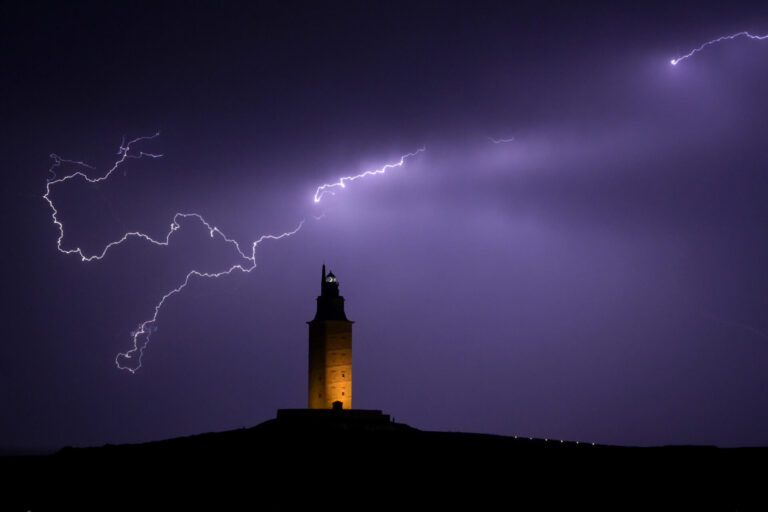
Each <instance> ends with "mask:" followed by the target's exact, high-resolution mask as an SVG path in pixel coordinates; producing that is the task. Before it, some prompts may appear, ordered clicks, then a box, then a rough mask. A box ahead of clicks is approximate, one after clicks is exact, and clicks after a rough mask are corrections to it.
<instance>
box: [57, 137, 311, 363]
mask: <svg viewBox="0 0 768 512" xmlns="http://www.w3.org/2000/svg"><path fill="white" fill-rule="evenodd" d="M158 135H159V133H155V134H154V135H152V136H148V137H138V138H136V139H133V140H131V141H129V142H127V143H126V142H125V140H123V142H122V143H121V144H120V149H119V151H118V153H117V154H118V155H119V156H120V157H119V158H118V160H117V161H116V162H115V163H114V165H113V166H112V167H111V168H110V169H109V170H108V171H107V172H106V173H104V174H102V175H101V176H98V177H96V178H91V177H89V176H88V175H87V174H85V173H84V172H83V171H76V172H73V173H71V174H68V175H66V176H64V177H62V178H56V173H55V169H57V168H58V167H61V165H62V164H64V163H68V164H72V165H75V166H78V167H82V168H87V169H91V170H95V168H94V167H92V166H90V165H88V164H86V163H84V162H79V161H76V160H67V159H64V158H61V157H59V156H58V155H55V154H52V155H51V158H52V159H53V164H52V165H51V168H50V169H49V174H50V175H51V178H49V180H48V182H47V183H46V185H45V194H44V195H43V199H45V201H46V202H47V203H48V206H49V207H50V209H51V219H52V220H53V223H54V224H55V225H56V227H57V229H58V231H59V237H58V239H57V240H56V248H57V249H58V251H59V252H61V253H63V254H77V255H78V256H80V259H81V260H82V261H86V262H90V261H94V260H101V259H102V258H104V256H106V254H107V251H109V250H110V249H111V248H112V247H115V246H117V245H120V244H122V243H123V242H125V241H126V240H128V239H129V238H140V239H142V240H145V241H147V242H149V243H152V244H155V245H160V246H168V245H169V244H170V241H171V236H172V235H173V234H174V233H175V232H176V231H178V230H179V229H181V224H180V223H179V221H180V220H181V219H188V218H191V219H195V220H197V221H199V222H200V223H202V224H203V225H204V226H205V227H206V229H208V233H209V234H210V236H211V238H214V237H217V236H218V237H221V239H222V240H224V242H225V243H227V244H231V245H232V246H233V247H234V248H235V250H236V251H237V253H238V254H239V256H240V258H241V259H242V260H243V261H242V262H241V263H238V264H235V265H232V266H231V267H229V268H228V269H226V270H222V271H220V272H202V271H199V270H192V271H190V272H188V273H187V275H186V277H185V278H184V281H183V282H182V283H181V284H180V285H179V286H177V287H176V288H173V289H172V290H170V291H169V292H168V293H166V294H165V295H163V297H162V298H161V299H160V301H159V302H158V303H157V304H156V305H155V308H154V314H153V315H152V318H150V319H149V320H145V321H143V322H141V323H140V324H139V325H138V327H137V328H136V329H135V330H134V331H133V332H132V333H131V342H132V347H131V348H130V349H129V350H128V351H126V352H121V353H119V354H117V356H115V364H116V365H117V367H118V368H119V369H121V370H128V371H129V372H131V373H135V372H136V371H137V370H138V369H139V368H141V359H142V356H143V354H144V350H145V349H146V347H147V344H148V343H149V338H150V336H151V334H152V333H153V332H154V331H155V330H157V327H156V323H157V317H158V315H159V314H160V310H161V309H162V307H163V305H164V304H165V301H166V300H167V299H169V298H170V297H171V296H173V295H175V294H177V293H179V292H181V291H182V290H183V289H184V288H186V286H187V285H188V284H189V281H190V279H191V278H192V277H206V278H211V277H222V276H225V275H229V274H231V273H232V272H234V271H236V270H237V271H240V272H244V273H248V272H251V271H252V270H253V269H254V268H256V247H257V246H258V245H259V244H260V243H261V242H263V241H264V240H280V239H281V238H286V237H289V236H291V235H294V234H296V233H297V232H298V231H299V230H300V229H301V227H302V226H303V225H304V221H303V220H302V221H301V222H299V225H298V226H297V227H296V228H295V229H294V230H292V231H286V232H285V233H282V234H279V235H263V236H261V237H260V238H259V239H258V240H256V241H254V242H253V243H252V244H251V248H250V251H249V252H244V251H243V250H242V249H241V247H240V244H239V243H238V242H237V241H236V240H234V239H232V238H229V237H227V236H226V235H225V234H224V233H223V232H222V231H221V230H220V229H219V228H217V227H216V226H213V225H212V224H211V223H209V222H208V221H207V220H205V219H204V218H203V216H202V215H200V214H198V213H176V214H175V215H174V216H173V220H172V221H171V225H170V230H169V231H168V233H167V234H166V236H165V238H164V239H161V240H156V239H154V238H152V237H151V236H149V235H147V234H145V233H141V232H139V231H131V232H128V233H125V234H124V235H123V236H122V237H121V238H119V239H118V240H115V241H113V242H110V243H108V244H107V245H105V246H104V248H103V249H102V250H101V252H97V253H95V254H91V255H87V254H85V252H84V251H83V250H82V249H81V248H80V247H76V248H74V249H66V248H64V247H63V240H64V224H63V223H62V222H61V221H60V220H59V218H58V213H59V212H58V210H57V209H56V207H55V206H54V203H53V199H51V192H52V189H53V187H54V186H55V185H59V184H61V183H64V182H66V181H69V180H71V179H76V178H79V179H82V180H83V181H86V182H88V183H98V182H101V181H104V180H106V179H108V178H109V177H110V175H112V173H114V172H115V170H117V168H118V167H120V165H121V164H122V163H123V162H125V161H126V160H127V159H129V158H143V157H149V158H160V157H162V155H159V154H153V153H145V152H143V151H140V152H133V153H132V152H131V147H132V146H133V145H134V144H136V143H138V142H141V141H144V140H149V139H154V138H155V137H157V136H158Z"/></svg>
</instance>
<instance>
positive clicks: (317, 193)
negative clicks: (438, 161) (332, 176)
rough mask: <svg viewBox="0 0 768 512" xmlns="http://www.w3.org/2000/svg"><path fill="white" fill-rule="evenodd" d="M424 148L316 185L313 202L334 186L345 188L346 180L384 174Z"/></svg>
mask: <svg viewBox="0 0 768 512" xmlns="http://www.w3.org/2000/svg"><path fill="white" fill-rule="evenodd" d="M426 149H427V148H425V147H421V148H419V149H417V150H416V151H414V152H412V153H406V154H404V155H403V156H401V157H400V160H399V161H397V162H395V163H393V164H386V165H385V166H384V167H381V168H379V169H374V170H372V171H365V172H363V173H360V174H357V175H355V176H344V177H342V178H339V181H337V182H335V183H326V184H324V185H320V186H319V187H317V190H315V202H316V203H319V202H320V199H322V198H323V196H324V195H325V194H334V192H333V191H332V190H330V189H332V188H336V187H341V188H345V187H346V185H345V183H346V182H348V181H355V180H357V179H360V178H364V177H366V176H372V175H374V174H384V173H385V172H387V169H392V168H394V167H402V166H403V164H405V161H406V160H407V159H408V158H410V157H413V156H416V155H418V154H419V153H421V152H423V151H426Z"/></svg>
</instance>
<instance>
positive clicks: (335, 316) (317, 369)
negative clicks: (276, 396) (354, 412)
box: [307, 265, 354, 409]
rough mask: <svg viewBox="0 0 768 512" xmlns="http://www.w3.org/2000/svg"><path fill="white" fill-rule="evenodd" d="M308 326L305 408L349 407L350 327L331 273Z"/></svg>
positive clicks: (350, 398) (324, 283)
mask: <svg viewBox="0 0 768 512" xmlns="http://www.w3.org/2000/svg"><path fill="white" fill-rule="evenodd" d="M307 323H308V324H309V408H310V409H331V408H333V403H334V402H336V401H339V402H341V403H342V407H343V408H344V409H351V408H352V324H353V323H354V322H351V321H349V320H347V315H346V314H345V313H344V297H342V296H341V295H339V283H338V281H336V276H334V275H333V272H331V273H329V274H327V275H326V273H325V265H323V278H322V281H321V285H320V296H319V297H318V298H317V314H315V318H314V319H313V320H312V321H311V322H307Z"/></svg>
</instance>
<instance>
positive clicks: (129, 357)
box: [115, 214, 304, 373]
mask: <svg viewBox="0 0 768 512" xmlns="http://www.w3.org/2000/svg"><path fill="white" fill-rule="evenodd" d="M177 215H179V214H177ZM191 216H194V217H197V218H198V219H200V222H202V223H203V225H205V227H206V228H208V230H209V231H210V234H211V237H213V236H214V234H218V235H220V236H221V237H222V238H223V239H224V240H225V241H226V242H228V243H232V244H234V245H235V247H236V248H237V252H239V253H240V255H241V256H242V257H243V258H245V259H246V260H248V261H249V262H250V265H249V266H247V267H244V266H243V265H240V264H238V265H232V266H231V267H229V269H227V270H223V271H221V272H200V271H198V270H192V271H190V272H189V273H188V274H187V276H186V277H185V278H184V281H183V282H182V283H181V284H180V285H179V286H177V287H176V288H174V289H173V290H171V291H169V292H168V293H166V294H165V295H163V298H162V299H160V302H158V303H157V305H155V312H154V314H153V315H152V318H150V319H149V320H146V321H144V322H142V323H141V324H139V327H138V328H137V329H136V330H135V331H134V332H132V333H131V338H132V341H133V347H132V348H131V349H130V350H128V351H127V352H121V353H119V354H117V356H115V365H117V367H118V368H119V369H121V370H128V371H129V372H131V373H136V371H138V370H139V368H141V358H142V356H143V355H144V349H145V348H146V347H147V344H148V343H149V338H150V336H151V335H152V333H153V332H154V331H155V330H156V329H157V328H156V327H155V323H156V322H157V316H158V315H159V314H160V309H161V308H162V307H163V304H165V301H166V300H167V299H168V298H169V297H172V296H173V295H176V294H177V293H179V292H181V291H182V290H183V289H184V288H186V287H187V285H188V284H189V280H190V278H191V277H193V276H197V277H216V278H218V277H221V276H225V275H229V274H231V273H232V272H234V271H235V270H239V271H241V272H243V273H249V272H251V271H252V270H253V269H255V268H256V247H257V246H258V245H259V244H260V243H261V242H263V241H264V240H280V239H281V238H286V237H289V236H291V235H295V234H296V233H298V231H299V230H300V229H301V227H302V226H303V225H304V221H303V220H302V221H301V222H299V225H298V227H296V229H294V230H293V231H287V232H285V233H282V234H280V235H263V236H261V237H260V238H259V239H258V240H256V241H255V242H253V244H252V245H251V255H250V256H246V255H245V254H243V252H242V251H241V250H240V245H239V244H238V243H237V242H236V241H235V240H233V239H230V238H227V237H226V236H225V235H224V233H222V232H221V231H220V230H219V229H218V228H216V227H211V225H210V224H208V222H206V221H205V219H203V218H202V217H201V216H199V215H197V214H192V215H191ZM174 219H175V217H174ZM175 222H176V221H175V220H174V223H175ZM173 226H174V224H171V232H170V233H173V232H174V231H175V230H177V229H179V228H178V225H177V224H176V226H177V227H173ZM170 233H169V234H168V237H170ZM142 337H143V340H140V338H142ZM134 359H135V360H136V362H137V365H136V366H135V367H132V366H123V365H122V364H121V361H122V362H125V361H130V362H132V361H133V360H134Z"/></svg>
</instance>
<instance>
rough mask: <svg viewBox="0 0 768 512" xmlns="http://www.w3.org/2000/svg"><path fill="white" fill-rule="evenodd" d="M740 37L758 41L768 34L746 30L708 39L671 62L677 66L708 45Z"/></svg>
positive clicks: (765, 37) (767, 36) (767, 37)
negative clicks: (756, 33) (752, 32)
mask: <svg viewBox="0 0 768 512" xmlns="http://www.w3.org/2000/svg"><path fill="white" fill-rule="evenodd" d="M738 37H746V38H749V39H756V40H758V41H762V40H763V39H768V34H766V35H764V36H756V35H754V34H750V33H749V32H746V31H745V32H738V33H736V34H731V35H729V36H722V37H718V38H717V39H713V40H711V41H707V42H706V43H704V44H702V45H701V46H699V47H697V48H694V49H693V50H691V51H690V52H688V53H686V54H685V55H683V56H682V57H677V58H676V59H672V60H670V61H669V63H670V64H672V65H673V66H677V65H678V64H679V63H680V62H682V61H684V60H685V59H687V58H689V57H692V56H694V55H695V54H697V53H699V52H700V51H702V50H703V49H704V48H706V47H707V46H711V45H713V44H717V43H721V42H723V41H727V40H731V39H736V38H738Z"/></svg>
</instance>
